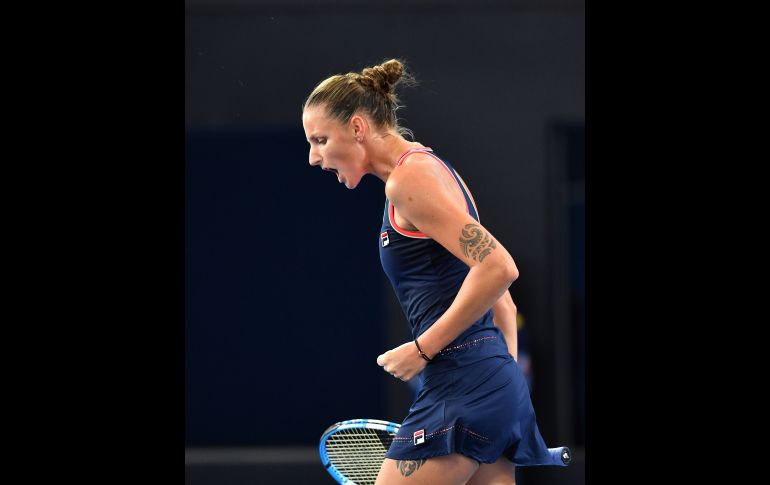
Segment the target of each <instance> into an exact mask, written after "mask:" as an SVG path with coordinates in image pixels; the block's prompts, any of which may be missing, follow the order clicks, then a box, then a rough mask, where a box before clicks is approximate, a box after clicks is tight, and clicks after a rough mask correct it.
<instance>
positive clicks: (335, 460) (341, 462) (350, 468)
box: [318, 419, 572, 485]
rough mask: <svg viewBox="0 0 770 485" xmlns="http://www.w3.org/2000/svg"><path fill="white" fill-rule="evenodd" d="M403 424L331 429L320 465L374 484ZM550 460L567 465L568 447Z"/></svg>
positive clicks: (349, 483) (362, 422)
mask: <svg viewBox="0 0 770 485" xmlns="http://www.w3.org/2000/svg"><path fill="white" fill-rule="evenodd" d="M400 427H401V425H400V424H396V423H391V422H389V421H382V420H379V419H351V420H348V421H342V422H339V423H336V424H333V425H331V426H329V428H327V429H326V431H324V432H323V434H322V435H321V443H320V444H319V446H318V451H319V453H320V455H321V463H322V464H323V466H324V467H326V470H327V471H328V472H329V474H330V475H331V476H332V477H334V479H335V480H337V483H341V484H345V485H374V482H375V481H376V480H377V474H379V472H380V467H381V466H382V462H383V461H385V453H386V452H387V451H388V448H390V444H391V443H392V442H393V438H394V437H395V436H396V433H398V429H399V428H400ZM548 451H549V452H550V457H551V460H550V461H549V462H548V463H543V465H556V466H567V465H569V463H570V461H571V460H572V454H571V453H570V450H569V448H567V447H566V446H562V447H559V448H549V449H548Z"/></svg>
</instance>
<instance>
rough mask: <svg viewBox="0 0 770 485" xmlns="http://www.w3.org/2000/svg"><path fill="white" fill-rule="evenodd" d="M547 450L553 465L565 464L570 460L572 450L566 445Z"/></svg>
mask: <svg viewBox="0 0 770 485" xmlns="http://www.w3.org/2000/svg"><path fill="white" fill-rule="evenodd" d="M548 452H549V453H550V454H551V460H552V464H553V465H556V466H567V465H569V464H570V462H571V461H572V452H571V451H570V450H569V448H567V447H566V446H560V447H558V448H548Z"/></svg>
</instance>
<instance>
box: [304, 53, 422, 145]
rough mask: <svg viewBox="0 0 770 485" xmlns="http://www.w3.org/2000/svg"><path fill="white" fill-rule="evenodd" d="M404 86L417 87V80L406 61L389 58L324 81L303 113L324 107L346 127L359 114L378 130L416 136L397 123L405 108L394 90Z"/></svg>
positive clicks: (307, 101) (314, 91)
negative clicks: (370, 121) (385, 129)
mask: <svg viewBox="0 0 770 485" xmlns="http://www.w3.org/2000/svg"><path fill="white" fill-rule="evenodd" d="M400 83H404V84H405V85H407V86H414V85H416V84H417V81H416V80H415V78H414V77H413V76H412V75H411V74H409V73H407V72H406V70H405V67H404V62H402V61H400V60H398V59H390V60H388V61H385V62H383V63H382V64H380V65H378V66H373V67H367V68H365V69H364V70H363V71H361V72H360V73H357V72H349V73H347V74H336V75H334V76H331V77H329V78H326V79H325V80H323V81H321V83H320V84H318V86H316V88H315V89H314V90H313V92H312V93H310V96H308V98H307V100H306V101H305V104H304V105H303V106H302V110H303V111H304V110H305V109H307V108H308V107H310V106H319V105H323V106H325V107H326V111H327V115H328V116H329V117H331V118H335V119H337V120H339V121H340V122H341V123H343V124H346V123H347V122H348V121H350V118H352V117H353V115H354V114H355V113H356V112H363V113H366V114H368V115H369V116H370V117H371V119H372V121H373V122H374V123H375V125H376V126H377V127H378V128H392V129H394V130H396V132H398V134H399V135H402V136H405V135H408V136H409V137H411V138H412V139H414V134H413V133H412V131H411V130H410V129H408V128H403V127H401V126H399V124H398V117H397V116H396V111H397V110H398V109H399V108H401V107H402V105H401V104H400V101H399V99H398V97H397V96H396V94H395V92H394V89H395V87H396V85H398V84H400Z"/></svg>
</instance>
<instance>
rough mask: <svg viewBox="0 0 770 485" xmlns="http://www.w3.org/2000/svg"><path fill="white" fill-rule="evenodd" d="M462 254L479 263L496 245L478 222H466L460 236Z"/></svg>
mask: <svg viewBox="0 0 770 485" xmlns="http://www.w3.org/2000/svg"><path fill="white" fill-rule="evenodd" d="M460 247H461V248H462V250H463V254H464V255H466V256H467V257H469V258H471V259H473V260H477V261H478V262H479V263H480V262H482V261H484V258H486V257H487V256H489V254H490V253H491V252H492V250H493V249H495V248H496V247H497V244H495V240H494V239H493V238H492V237H490V235H489V234H488V233H486V232H484V230H483V229H482V228H481V226H479V225H478V224H466V225H465V227H464V228H463V235H462V237H461V238H460Z"/></svg>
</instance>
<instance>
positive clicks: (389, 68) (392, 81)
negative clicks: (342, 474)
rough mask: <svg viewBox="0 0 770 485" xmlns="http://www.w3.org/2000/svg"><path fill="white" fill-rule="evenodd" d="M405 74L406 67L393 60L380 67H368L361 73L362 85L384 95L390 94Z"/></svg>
mask: <svg viewBox="0 0 770 485" xmlns="http://www.w3.org/2000/svg"><path fill="white" fill-rule="evenodd" d="M403 74H404V65H403V64H402V63H401V62H400V61H398V60H397V59H391V60H389V61H386V62H384V63H382V64H380V65H379V66H374V67H367V68H365V69H364V70H363V71H361V83H362V84H364V85H368V86H370V87H372V88H374V89H376V90H377V91H381V92H382V93H384V94H390V93H391V92H392V91H393V86H395V85H396V84H398V82H399V81H400V80H401V76H403Z"/></svg>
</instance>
